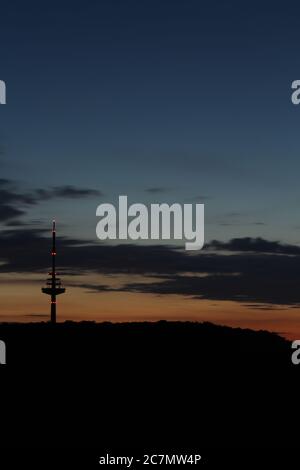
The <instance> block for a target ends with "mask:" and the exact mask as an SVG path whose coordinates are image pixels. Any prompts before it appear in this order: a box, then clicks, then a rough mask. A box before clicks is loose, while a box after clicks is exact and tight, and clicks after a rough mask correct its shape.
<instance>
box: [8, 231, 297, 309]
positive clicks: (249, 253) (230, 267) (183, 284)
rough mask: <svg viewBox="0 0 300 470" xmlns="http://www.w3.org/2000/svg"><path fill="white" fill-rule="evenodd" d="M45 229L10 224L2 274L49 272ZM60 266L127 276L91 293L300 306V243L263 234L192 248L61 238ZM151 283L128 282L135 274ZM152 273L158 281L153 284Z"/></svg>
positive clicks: (65, 269)
mask: <svg viewBox="0 0 300 470" xmlns="http://www.w3.org/2000/svg"><path fill="white" fill-rule="evenodd" d="M46 233H47V232H45V230H43V229H35V230H33V229H26V230H22V231H21V230H6V231H3V232H2V233H1V234H0V260H1V261H2V264H1V265H0V272H2V273H9V272H19V273H21V272H24V273H26V272H45V271H46V270H47V266H48V264H49V244H50V240H49V238H47V236H46ZM58 246H59V257H58V263H59V266H60V270H62V271H63V272H67V273H68V274H73V275H76V274H84V273H86V272H94V273H96V274H97V273H99V274H107V275H109V274H122V275H123V274H127V275H128V276H129V281H128V283H126V284H125V285H123V286H121V287H120V288H118V289H116V288H111V287H110V286H109V282H108V285H103V283H102V284H99V285H98V284H97V283H94V284H89V283H83V284H82V285H81V286H78V284H76V283H74V286H75V285H76V286H77V287H82V288H84V289H85V290H89V291H93V292H103V291H108V290H114V291H115V290H121V291H128V292H139V293H152V294H159V295H169V294H179V295H184V296H190V297H193V298H197V299H209V300H212V301H213V300H235V301H239V302H245V303H247V304H249V303H259V304H272V305H276V304H277V305H290V306H293V305H298V304H300V291H299V284H300V247H298V246H296V245H286V244H282V243H280V242H273V241H268V240H264V239H261V238H257V239H252V238H240V239H233V240H231V241H229V242H220V241H216V240H215V241H213V242H212V243H210V244H208V245H207V249H204V250H202V251H200V252H199V253H197V254H192V255H191V254H190V253H187V252H185V251H183V250H182V249H176V248H173V247H169V246H163V245H159V246H152V245H151V246H141V245H133V244H131V245H117V246H112V245H104V244H102V243H100V242H99V243H88V242H84V243H83V242H82V240H80V239H71V238H65V237H61V238H60V239H59V242H58ZM131 274H138V275H141V276H147V278H148V279H147V282H145V283H144V282H142V281H141V282H138V283H137V282H135V281H134V280H133V282H130V275H131ZM149 277H150V278H151V277H152V278H153V282H151V281H150V282H149Z"/></svg>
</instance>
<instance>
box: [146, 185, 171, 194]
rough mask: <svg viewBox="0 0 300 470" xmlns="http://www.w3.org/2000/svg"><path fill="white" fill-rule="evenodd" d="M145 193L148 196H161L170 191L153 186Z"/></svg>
mask: <svg viewBox="0 0 300 470" xmlns="http://www.w3.org/2000/svg"><path fill="white" fill-rule="evenodd" d="M145 191H146V193H150V194H162V193H167V192H168V191H170V188H163V187H162V186H153V187H151V188H147V189H145Z"/></svg>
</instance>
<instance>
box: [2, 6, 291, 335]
mask: <svg viewBox="0 0 300 470" xmlns="http://www.w3.org/2000/svg"><path fill="white" fill-rule="evenodd" d="M299 10H300V6H299V4H297V2H296V1H287V2H283V1H272V2H269V1H256V0H254V1H251V2H248V1H247V2H239V1H227V2H223V1H221V0H218V1H211V2H200V1H194V0H187V1H183V0H181V1H178V0H175V1H174V0H173V1H171V0H170V1H166V0H159V1H158V0H151V1H147V0H146V1H131V0H128V1H127V0H126V1H124V0H123V1H116V0H109V1H108V0H107V1H106V0H100V1H87V2H78V1H72V2H71V1H66V0H64V1H60V2H58V1H53V2H51V3H46V4H45V3H43V4H42V3H41V2H37V1H27V2H21V1H18V0H16V1H13V2H5V3H4V4H2V5H1V15H0V79H2V80H5V82H6V86H7V104H6V105H5V106H0V170H1V173H0V196H1V199H0V224H1V232H0V238H1V240H0V242H1V243H0V281H1V287H0V296H1V298H2V301H1V311H0V316H1V318H2V319H3V320H5V321H13V320H17V321H34V320H42V319H47V316H48V313H49V312H48V310H49V308H48V307H49V306H48V303H47V302H48V299H47V298H45V297H44V296H43V295H42V294H41V292H40V287H41V285H42V284H43V282H44V279H45V273H47V269H48V268H47V266H48V265H49V264H50V260H49V236H50V227H51V221H52V219H53V218H54V217H55V218H56V220H57V224H58V226H57V228H58V258H57V262H58V265H60V267H61V270H62V272H63V274H64V276H63V278H64V281H65V285H66V287H67V294H66V295H64V296H61V298H60V299H59V316H60V319H62V320H64V319H76V320H77V319H86V320H96V321H102V320H112V321H127V320H130V321H131V320H141V321H143V320H147V319H149V320H155V319H179V320H196V321H202V320H209V321H215V322H218V323H222V324H229V325H233V326H242V327H251V328H256V329H258V328H267V329H271V330H274V331H278V332H280V333H283V334H285V335H288V336H290V337H292V336H293V337H296V336H297V335H299V334H300V324H299V321H298V316H299V308H298V305H299V302H300V295H299V294H298V293H297V288H298V284H299V282H300V270H299V268H298V264H299V263H298V257H299V253H300V248H299V246H300V245H299V241H300V214H299V209H298V204H299V197H300V188H299V184H298V181H299V176H298V175H299V171H300V161H299V150H300V141H299V126H300V106H299V107H298V106H294V105H293V104H292V103H291V83H292V81H293V80H296V79H300V76H299V65H300V56H299V53H298V45H299V40H300V15H299V13H300V11H299ZM120 194H126V195H128V198H129V201H130V202H144V203H147V204H150V203H151V202H168V203H172V202H180V203H187V202H201V203H204V204H205V242H206V244H205V248H204V250H202V251H201V252H200V253H196V254H195V255H193V256H190V255H188V254H187V253H185V252H183V251H182V250H181V248H180V246H177V245H172V244H171V245H164V244H163V243H160V244H159V246H157V247H156V246H155V245H154V244H153V243H149V244H146V245H142V244H141V243H136V244H135V245H133V244H128V245H124V244H123V245H121V246H120V247H119V246H118V244H114V245H113V246H111V245H110V244H109V243H105V244H103V243H100V241H99V240H98V239H97V238H96V232H95V228H96V223H97V219H96V215H95V214H96V207H97V205H98V204H100V203H102V202H116V201H117V198H118V196H119V195H120ZM162 260H164V263H162Z"/></svg>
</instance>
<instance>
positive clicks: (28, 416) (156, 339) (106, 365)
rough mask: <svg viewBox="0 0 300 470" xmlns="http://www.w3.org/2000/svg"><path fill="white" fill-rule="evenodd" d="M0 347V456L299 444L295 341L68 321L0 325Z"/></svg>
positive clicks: (211, 329)
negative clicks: (0, 429) (25, 451)
mask: <svg viewBox="0 0 300 470" xmlns="http://www.w3.org/2000/svg"><path fill="white" fill-rule="evenodd" d="M0 339H2V340H4V341H5V342H6V344H7V365H6V366H2V367H1V371H2V372H3V374H1V375H2V386H1V387H2V400H3V404H6V405H7V406H4V407H3V411H4V412H3V413H2V425H3V426H4V428H5V433H3V436H2V440H1V442H2V445H3V446H14V445H22V446H25V447H30V446H32V447H35V446H38V447H51V448H53V447H54V448H55V447H58V448H59V447H72V448H73V447H74V448H79V447H93V446H99V445H101V446H102V448H103V447H104V446H108V447H109V448H110V449H112V448H114V447H117V446H122V447H123V448H125V446H126V448H128V447H129V448H132V449H133V448H137V447H139V448H142V449H143V451H146V449H148V448H149V447H150V446H156V448H157V446H159V447H160V448H161V449H166V448H169V449H173V451H174V450H175V449H176V450H177V449H179V448H183V447H185V448H186V447H187V446H188V447H189V448H192V447H193V449H195V446H197V447H198V448H199V447H200V448H201V447H218V448H219V447H223V448H226V447H247V446H248V447H253V446H254V447H255V446H258V447H259V446H263V447H266V446H267V447H268V446H269V447H275V446H277V447H278V446H291V445H295V444H296V443H297V440H298V439H297V432H296V422H297V413H298V403H297V402H298V400H297V394H298V392H297V377H298V375H299V372H298V369H297V366H294V365H293V364H292V362H291V353H292V350H291V345H290V343H289V341H287V340H285V339H284V338H282V337H280V336H278V335H276V334H273V333H269V332H265V331H259V332H255V331H251V330H241V329H237V328H236V329H234V328H228V327H223V326H216V325H213V324H211V323H182V322H165V321H160V322H157V323H122V324H111V323H101V324H96V323H92V322H81V323H73V322H66V323H61V324H57V325H55V326H53V325H51V324H47V323H32V324H1V325H0ZM299 367H300V366H299ZM299 371H300V369H299ZM294 397H295V398H294ZM6 414H7V416H6ZM4 423H5V424H4ZM29 423H30V424H29ZM293 426H295V429H294V428H293ZM29 429H30V431H29Z"/></svg>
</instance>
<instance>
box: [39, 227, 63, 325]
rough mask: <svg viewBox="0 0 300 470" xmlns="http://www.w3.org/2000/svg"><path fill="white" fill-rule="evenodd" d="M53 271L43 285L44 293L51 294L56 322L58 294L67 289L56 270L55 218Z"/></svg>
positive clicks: (53, 228) (53, 320)
mask: <svg viewBox="0 0 300 470" xmlns="http://www.w3.org/2000/svg"><path fill="white" fill-rule="evenodd" d="M51 257H52V271H51V272H50V273H48V274H49V276H50V277H48V279H47V287H42V292H43V294H47V295H50V296H51V304H50V305H51V310H50V315H51V316H50V318H51V323H53V324H55V323H56V296H57V295H59V294H64V293H65V292H66V289H65V288H64V287H62V285H61V280H60V278H59V277H56V276H57V274H58V273H57V272H56V230H55V220H53V226H52V251H51Z"/></svg>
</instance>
